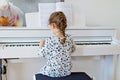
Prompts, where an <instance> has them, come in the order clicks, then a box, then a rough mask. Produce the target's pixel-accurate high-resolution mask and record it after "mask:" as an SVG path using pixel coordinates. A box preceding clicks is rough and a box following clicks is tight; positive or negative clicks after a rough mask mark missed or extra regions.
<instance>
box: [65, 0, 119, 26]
mask: <svg viewBox="0 0 120 80" xmlns="http://www.w3.org/2000/svg"><path fill="white" fill-rule="evenodd" d="M65 1H66V2H69V3H72V5H73V13H74V14H75V15H76V14H80V13H83V14H84V15H85V16H86V25H87V26H115V27H116V26H120V0H65ZM76 16H77V17H78V16H79V15H76ZM77 17H75V20H76V21H78V20H79V19H77ZM79 23H80V22H79ZM76 24H78V22H76Z"/></svg>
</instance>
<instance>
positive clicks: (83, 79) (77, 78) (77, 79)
mask: <svg viewBox="0 0 120 80" xmlns="http://www.w3.org/2000/svg"><path fill="white" fill-rule="evenodd" d="M35 77H36V80H92V78H90V77H89V76H88V75H87V74H86V73H85V72H72V73H71V75H69V76H65V77H54V78H53V77H48V76H45V75H42V74H36V75H35Z"/></svg>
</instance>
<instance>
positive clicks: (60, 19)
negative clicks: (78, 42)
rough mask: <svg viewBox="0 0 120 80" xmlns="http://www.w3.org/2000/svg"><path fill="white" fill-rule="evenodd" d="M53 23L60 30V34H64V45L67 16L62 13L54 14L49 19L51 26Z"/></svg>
mask: <svg viewBox="0 0 120 80" xmlns="http://www.w3.org/2000/svg"><path fill="white" fill-rule="evenodd" d="M51 23H55V24H56V26H57V28H58V29H59V30H60V33H62V35H63V36H64V37H63V38H62V39H61V44H64V43H65V41H66V37H65V29H66V27H67V19H66V16H65V14H64V13H63V12H61V11H58V12H54V13H52V14H51V15H50V18H49V24H51Z"/></svg>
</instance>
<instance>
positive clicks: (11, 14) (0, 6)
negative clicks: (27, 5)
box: [0, 0, 24, 26]
mask: <svg viewBox="0 0 120 80" xmlns="http://www.w3.org/2000/svg"><path fill="white" fill-rule="evenodd" d="M0 16H4V17H8V18H9V25H8V26H23V22H24V21H23V16H24V13H23V11H22V10H21V9H20V8H18V7H17V6H15V5H13V4H12V3H11V2H10V1H8V0H0ZM0 26H2V25H0Z"/></svg>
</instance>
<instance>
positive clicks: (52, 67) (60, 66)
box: [38, 34, 75, 77]
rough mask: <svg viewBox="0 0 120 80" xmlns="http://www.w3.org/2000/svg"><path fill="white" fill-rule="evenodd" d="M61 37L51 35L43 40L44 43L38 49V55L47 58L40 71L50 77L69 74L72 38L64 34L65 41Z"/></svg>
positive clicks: (72, 49) (72, 48)
mask: <svg viewBox="0 0 120 80" xmlns="http://www.w3.org/2000/svg"><path fill="white" fill-rule="evenodd" d="M60 41H61V38H60V37H55V36H51V37H49V38H47V39H46V40H45V45H44V46H43V47H42V48H40V49H39V53H38V55H39V56H41V57H45V58H46V59H47V64H46V65H44V66H43V67H42V68H41V69H40V72H39V73H41V74H43V75H47V76H50V77H63V76H67V75H70V74H71V67H72V64H71V53H72V52H73V51H74V50H75V45H74V42H73V39H72V38H71V36H70V35H68V34H66V42H65V43H64V44H61V43H60Z"/></svg>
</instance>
